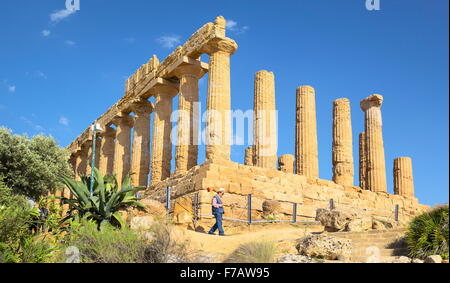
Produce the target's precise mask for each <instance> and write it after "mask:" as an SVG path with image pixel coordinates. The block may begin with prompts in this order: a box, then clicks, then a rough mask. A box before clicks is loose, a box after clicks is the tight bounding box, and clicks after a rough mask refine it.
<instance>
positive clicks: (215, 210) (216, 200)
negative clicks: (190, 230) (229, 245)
mask: <svg viewBox="0 0 450 283" xmlns="http://www.w3.org/2000/svg"><path fill="white" fill-rule="evenodd" d="M224 193H225V190H224V189H223V188H220V189H219V191H218V192H217V194H216V195H215V196H214V197H213V198H212V214H213V215H214V217H215V218H216V223H215V224H214V226H213V227H212V228H211V230H209V233H208V234H214V232H216V230H217V229H219V236H225V234H224V232H223V228H222V216H223V213H224V210H223V203H222V196H223V195H224Z"/></svg>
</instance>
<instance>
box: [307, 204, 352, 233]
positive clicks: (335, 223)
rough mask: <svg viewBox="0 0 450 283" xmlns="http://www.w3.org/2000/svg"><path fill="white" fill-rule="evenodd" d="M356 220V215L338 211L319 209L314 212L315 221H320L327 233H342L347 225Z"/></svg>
mask: <svg viewBox="0 0 450 283" xmlns="http://www.w3.org/2000/svg"><path fill="white" fill-rule="evenodd" d="M357 218H358V215H357V214H355V213H350V212H347V211H343V210H340V209H333V210H328V209H324V208H319V209H317V210H316V221H320V222H321V223H322V225H323V226H325V229H326V230H327V231H329V232H337V231H344V230H345V228H346V227H347V224H348V223H349V222H350V221H352V220H354V219H357Z"/></svg>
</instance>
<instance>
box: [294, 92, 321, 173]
mask: <svg viewBox="0 0 450 283" xmlns="http://www.w3.org/2000/svg"><path fill="white" fill-rule="evenodd" d="M296 117H297V120H296V139H295V159H296V170H297V174H299V175H304V176H307V177H310V178H318V177H319V159H318V150H317V127H316V101H315V92H314V88H312V87H311V86H301V87H299V88H297V105H296Z"/></svg>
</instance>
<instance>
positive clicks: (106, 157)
mask: <svg viewBox="0 0 450 283" xmlns="http://www.w3.org/2000/svg"><path fill="white" fill-rule="evenodd" d="M115 137H116V130H114V129H113V128H111V127H110V126H106V127H105V131H104V132H103V133H102V139H101V143H100V146H99V148H100V154H99V165H98V167H99V170H100V172H101V173H102V174H103V175H112V174H113V172H114V139H115Z"/></svg>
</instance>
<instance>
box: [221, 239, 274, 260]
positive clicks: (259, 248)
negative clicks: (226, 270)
mask: <svg viewBox="0 0 450 283" xmlns="http://www.w3.org/2000/svg"><path fill="white" fill-rule="evenodd" d="M276 252H277V249H276V247H275V244H274V243H272V242H250V243H245V244H242V245H240V246H239V247H238V248H237V249H236V250H235V251H234V252H233V253H231V255H230V256H229V257H228V258H227V259H226V260H225V262H229V263H272V262H274V261H275V254H276Z"/></svg>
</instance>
